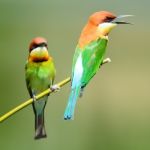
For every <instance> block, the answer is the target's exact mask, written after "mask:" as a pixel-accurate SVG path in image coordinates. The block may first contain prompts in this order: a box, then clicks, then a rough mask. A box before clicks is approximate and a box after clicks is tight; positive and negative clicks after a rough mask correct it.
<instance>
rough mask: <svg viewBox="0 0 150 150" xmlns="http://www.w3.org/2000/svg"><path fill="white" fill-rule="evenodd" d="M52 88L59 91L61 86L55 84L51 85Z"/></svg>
mask: <svg viewBox="0 0 150 150" xmlns="http://www.w3.org/2000/svg"><path fill="white" fill-rule="evenodd" d="M50 89H51V90H52V91H53V92H59V91H60V86H58V85H57V84H54V85H52V86H51V87H50Z"/></svg>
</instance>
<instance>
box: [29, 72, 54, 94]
mask: <svg viewBox="0 0 150 150" xmlns="http://www.w3.org/2000/svg"><path fill="white" fill-rule="evenodd" d="M30 79H31V80H30V87H31V89H32V90H33V91H34V92H35V93H36V94H37V93H40V92H41V91H44V90H45V89H47V88H48V87H49V86H50V84H51V80H50V73H46V72H42V71H41V72H40V71H38V72H37V73H32V74H31V78H30Z"/></svg>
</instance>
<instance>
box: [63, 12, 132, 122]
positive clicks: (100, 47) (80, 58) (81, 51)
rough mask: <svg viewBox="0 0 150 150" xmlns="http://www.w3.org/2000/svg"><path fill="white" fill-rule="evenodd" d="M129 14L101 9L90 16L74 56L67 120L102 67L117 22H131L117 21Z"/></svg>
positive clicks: (65, 116) (66, 113) (65, 114)
mask: <svg viewBox="0 0 150 150" xmlns="http://www.w3.org/2000/svg"><path fill="white" fill-rule="evenodd" d="M127 16H130V15H122V16H118V17H116V16H115V15H114V14H112V13H110V12H107V11H100V12H96V13H94V14H92V15H91V16H90V17H89V20H88V23H87V24H86V26H85V27H84V29H83V31H82V32H81V35H80V38H79V42H78V44H77V47H76V50H75V54H74V58H73V65H72V84H71V93H70V96H69V101H68V105H67V107H66V110H65V113H64V119H65V120H69V119H71V118H73V116H74V109H75V105H76V101H77V99H78V97H79V96H80V95H81V94H82V91H83V89H84V88H85V86H86V85H87V84H88V83H89V81H90V80H91V79H92V77H93V76H94V75H95V74H96V72H97V71H98V70H99V68H100V67H101V64H102V63H103V61H104V54H105V51H106V46H107V42H108V34H109V32H110V31H111V30H112V29H113V28H114V27H115V26H117V24H129V23H127V22H124V21H117V19H119V18H123V17H127Z"/></svg>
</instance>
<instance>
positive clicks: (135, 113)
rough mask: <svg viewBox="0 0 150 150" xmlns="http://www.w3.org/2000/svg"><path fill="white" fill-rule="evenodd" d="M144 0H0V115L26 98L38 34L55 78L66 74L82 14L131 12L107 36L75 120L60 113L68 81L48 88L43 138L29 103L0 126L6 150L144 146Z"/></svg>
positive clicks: (147, 145)
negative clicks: (102, 59)
mask: <svg viewBox="0 0 150 150" xmlns="http://www.w3.org/2000/svg"><path fill="white" fill-rule="evenodd" d="M149 6H150V1H148V0H142V1H140V0H132V1H131V0H121V1H110V0H103V1H102V0H61V1H56V0H26V1H23V0H22V1H21V0H0V93H1V94H0V114H1V115H2V114H4V113H5V112H7V111H8V110H10V109H11V108H13V107H15V106H17V105H18V104H20V103H21V102H24V101H25V100H26V99H28V98H29V95H28V92H27V89H26V85H25V76H24V65H25V62H26V59H27V56H28V45H29V42H30V41H31V39H32V38H34V37H36V36H44V37H45V38H47V40H48V44H49V52H50V53H51V55H52V56H53V57H54V59H55V65H56V67H57V77H56V80H55V83H56V82H59V81H60V80H62V79H64V78H66V77H67V76H70V73H71V65H72V57H73V54H74V49H75V46H76V44H77V40H78V38H79V35H80V32H81V29H82V28H83V26H84V25H85V23H86V21H87V18H88V16H89V15H90V14H91V13H93V12H95V11H99V10H109V11H111V12H114V13H115V14H117V15H120V14H133V15H135V17H134V18H129V19H128V20H129V21H130V22H133V23H134V25H132V26H130V25H126V26H125V25H124V26H118V27H117V28H116V29H114V30H113V31H112V32H111V34H110V36H109V44H108V48H107V54H106V57H110V58H111V59H112V63H110V64H107V65H105V66H104V67H102V68H101V70H100V71H99V72H98V73H97V75H96V76H95V77H94V78H93V79H92V81H91V82H90V84H89V85H88V86H87V87H86V90H85V92H84V96H83V98H82V99H80V100H79V101H78V104H77V105H78V106H77V109H76V113H75V119H74V121H64V120H63V113H64V109H65V107H66V103H67V100H68V95H69V87H70V85H69V84H68V85H66V86H64V87H63V88H62V90H61V91H60V92H59V93H56V94H52V95H51V96H50V97H49V102H48V104H47V107H46V114H45V121H46V130H47V135H48V137H47V139H44V140H39V141H35V140H34V139H33V137H34V115H33V112H32V107H31V106H29V107H27V108H25V109H23V110H22V111H20V112H18V113H17V114H15V115H13V116H12V117H11V118H9V119H8V120H6V121H5V122H3V123H1V124H0V149H5V150H19V149H21V150H27V149H32V150H47V149H52V150H92V149H94V150H149V149H150V69H149V66H150V59H149V57H150V46H149V36H150V29H149V27H150V18H149V14H150V10H149Z"/></svg>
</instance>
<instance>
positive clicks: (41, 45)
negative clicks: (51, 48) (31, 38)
mask: <svg viewBox="0 0 150 150" xmlns="http://www.w3.org/2000/svg"><path fill="white" fill-rule="evenodd" d="M37 47H47V43H40V44H33V45H32V48H31V50H33V49H35V48H37Z"/></svg>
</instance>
